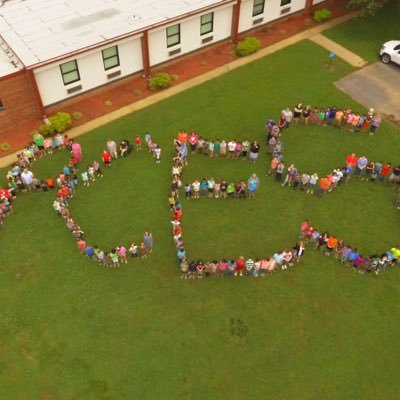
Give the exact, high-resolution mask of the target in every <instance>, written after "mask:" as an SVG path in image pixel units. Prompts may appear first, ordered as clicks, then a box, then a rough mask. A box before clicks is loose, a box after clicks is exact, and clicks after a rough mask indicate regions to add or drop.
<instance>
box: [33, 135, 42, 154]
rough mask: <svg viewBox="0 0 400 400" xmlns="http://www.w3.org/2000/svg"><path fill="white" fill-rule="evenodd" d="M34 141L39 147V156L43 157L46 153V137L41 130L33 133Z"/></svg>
mask: <svg viewBox="0 0 400 400" xmlns="http://www.w3.org/2000/svg"><path fill="white" fill-rule="evenodd" d="M33 141H34V142H35V144H36V146H37V147H38V149H39V158H42V157H43V154H44V137H43V135H41V134H40V133H39V132H35V133H34V134H33Z"/></svg>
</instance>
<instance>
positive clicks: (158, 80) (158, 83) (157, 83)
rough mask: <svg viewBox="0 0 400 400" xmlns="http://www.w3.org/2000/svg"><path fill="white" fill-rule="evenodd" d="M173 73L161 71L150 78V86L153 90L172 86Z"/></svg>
mask: <svg viewBox="0 0 400 400" xmlns="http://www.w3.org/2000/svg"><path fill="white" fill-rule="evenodd" d="M171 81H172V79H171V75H170V74H168V73H166V72H159V73H158V74H157V75H156V76H154V77H153V78H150V79H149V88H150V90H152V91H153V92H155V91H157V90H161V89H166V88H167V87H170V86H171Z"/></svg>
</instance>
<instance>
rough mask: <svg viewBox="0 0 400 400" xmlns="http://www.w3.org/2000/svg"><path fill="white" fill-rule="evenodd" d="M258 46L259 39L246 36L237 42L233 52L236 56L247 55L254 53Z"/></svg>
mask: <svg viewBox="0 0 400 400" xmlns="http://www.w3.org/2000/svg"><path fill="white" fill-rule="evenodd" d="M259 48H260V41H259V40H258V39H257V38H255V37H247V38H246V39H244V40H242V41H241V42H239V43H238V44H237V45H236V47H235V54H236V55H237V56H238V57H244V56H248V55H249V54H252V53H255V52H256V51H257V50H258V49H259Z"/></svg>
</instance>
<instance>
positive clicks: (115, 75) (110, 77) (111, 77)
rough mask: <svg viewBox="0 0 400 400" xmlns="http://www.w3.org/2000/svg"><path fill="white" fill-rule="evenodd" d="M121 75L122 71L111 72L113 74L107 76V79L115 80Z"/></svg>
mask: <svg viewBox="0 0 400 400" xmlns="http://www.w3.org/2000/svg"><path fill="white" fill-rule="evenodd" d="M120 75H121V70H118V71H115V72H111V74H107V79H113V78H116V77H117V76H120Z"/></svg>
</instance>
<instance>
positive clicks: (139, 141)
mask: <svg viewBox="0 0 400 400" xmlns="http://www.w3.org/2000/svg"><path fill="white" fill-rule="evenodd" d="M135 145H136V150H137V151H139V150H142V142H141V140H140V136H136V139H135Z"/></svg>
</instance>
